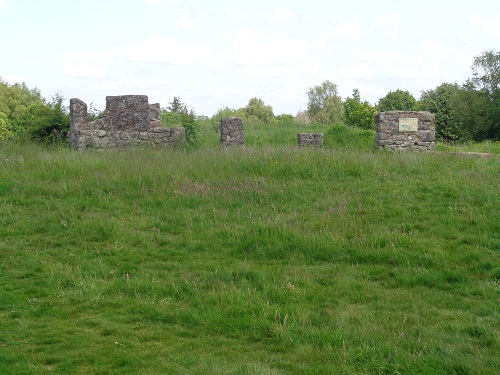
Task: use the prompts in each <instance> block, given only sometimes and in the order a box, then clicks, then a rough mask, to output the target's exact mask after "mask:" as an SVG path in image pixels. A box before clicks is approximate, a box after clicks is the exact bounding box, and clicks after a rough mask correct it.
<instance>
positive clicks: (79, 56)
mask: <svg viewBox="0 0 500 375" xmlns="http://www.w3.org/2000/svg"><path fill="white" fill-rule="evenodd" d="M112 59H113V58H112V56H111V54H110V53H109V52H106V51H102V52H73V53H68V54H67V55H65V56H64V60H66V61H71V62H80V63H82V62H87V63H89V62H92V63H103V62H111V60H112Z"/></svg>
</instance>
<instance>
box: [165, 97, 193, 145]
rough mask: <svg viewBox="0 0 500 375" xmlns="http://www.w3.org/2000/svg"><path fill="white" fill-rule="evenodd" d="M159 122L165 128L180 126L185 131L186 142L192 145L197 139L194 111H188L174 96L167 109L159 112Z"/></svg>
mask: <svg viewBox="0 0 500 375" xmlns="http://www.w3.org/2000/svg"><path fill="white" fill-rule="evenodd" d="M161 122H162V124H163V125H166V126H182V127H183V128H184V129H185V130H186V141H187V142H188V143H189V144H191V145H193V144H194V143H196V140H197V137H198V124H197V123H196V113H195V112H194V109H191V110H190V111H188V109H187V105H186V104H184V103H183V102H182V101H181V98H180V97H178V96H174V98H173V100H172V101H171V102H170V103H169V105H168V106H167V108H163V109H162V111H161Z"/></svg>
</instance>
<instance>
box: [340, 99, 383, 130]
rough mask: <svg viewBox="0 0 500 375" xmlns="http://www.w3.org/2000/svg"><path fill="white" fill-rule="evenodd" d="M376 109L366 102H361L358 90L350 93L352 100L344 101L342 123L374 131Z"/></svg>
mask: <svg viewBox="0 0 500 375" xmlns="http://www.w3.org/2000/svg"><path fill="white" fill-rule="evenodd" d="M376 113H377V109H376V108H375V107H373V106H372V105H370V103H368V102H367V101H364V102H362V101H361V97H360V95H359V90H358V89H354V90H353V91H352V98H346V99H345V101H344V122H345V123H346V124H347V125H351V126H356V127H359V128H362V129H375V114H376Z"/></svg>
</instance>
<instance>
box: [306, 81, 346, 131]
mask: <svg viewBox="0 0 500 375" xmlns="http://www.w3.org/2000/svg"><path fill="white" fill-rule="evenodd" d="M307 97H308V99H309V100H308V104H307V114H308V115H309V118H310V119H311V121H313V122H318V123H320V124H335V123H337V122H339V121H341V120H342V117H343V112H344V111H343V108H342V98H341V97H340V96H339V94H338V89H337V85H336V84H334V83H332V82H330V81H328V80H327V81H325V82H323V83H322V84H321V85H318V86H314V87H313V88H310V89H309V91H308V92H307Z"/></svg>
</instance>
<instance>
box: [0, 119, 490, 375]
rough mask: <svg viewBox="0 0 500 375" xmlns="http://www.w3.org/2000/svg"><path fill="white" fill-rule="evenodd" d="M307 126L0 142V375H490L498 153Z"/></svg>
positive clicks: (468, 147)
mask: <svg viewBox="0 0 500 375" xmlns="http://www.w3.org/2000/svg"><path fill="white" fill-rule="evenodd" d="M311 129H313V130H314V131H323V130H324V133H325V143H326V147H325V148H324V149H321V150H315V149H298V148H297V147H296V146H295V144H294V142H295V141H296V140H295V138H294V134H295V136H296V133H297V130H298V128H297V127H296V126H292V125H291V126H290V127H289V129H288V131H287V132H286V134H285V133H282V134H281V135H280V133H279V131H278V130H274V129H273V130H270V131H267V132H266V131H265V129H261V128H257V127H256V128H255V129H249V131H248V133H247V135H246V137H247V144H248V147H245V148H243V149H232V150H221V149H219V148H218V147H217V146H216V145H217V139H218V138H217V135H216V134H215V133H210V131H205V130H203V131H202V132H201V136H202V140H201V146H199V147H198V148H195V149H191V150H190V149H187V150H156V149H135V150H114V151H112V150H111V151H95V150H94V151H92V150H90V151H83V152H76V151H72V150H68V149H64V148H61V149H47V148H43V147H41V146H33V145H16V144H4V145H0V373H1V374H53V373H60V374H224V373H228V374H382V373H384V374H398V373H401V374H497V373H498V368H500V355H499V353H500V319H499V298H500V262H499V261H500V156H499V155H495V156H493V157H490V158H476V157H465V156H461V155H456V154H447V153H444V152H440V153H432V154H424V153H400V154H392V153H389V152H383V151H379V150H375V148H374V146H373V143H372V141H371V139H370V137H371V135H370V132H366V131H365V132H359V131H358V132H354V133H353V132H352V131H349V130H346V129H344V128H334V129H333V130H328V129H321V128H311ZM305 130H306V132H307V129H305ZM263 134H265V135H263ZM283 134H284V135H283ZM371 134H372V135H373V133H371ZM283 139H287V141H283ZM273 140H274V141H273ZM446 147H451V146H446ZM483 147H490V152H494V153H496V154H498V153H499V152H497V150H498V149H499V148H500V147H499V146H498V145H497V144H494V143H491V145H490V146H483ZM443 148H445V146H443ZM470 148H471V146H467V147H462V148H461V150H470ZM478 151H487V150H484V148H483V149H481V150H478Z"/></svg>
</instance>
